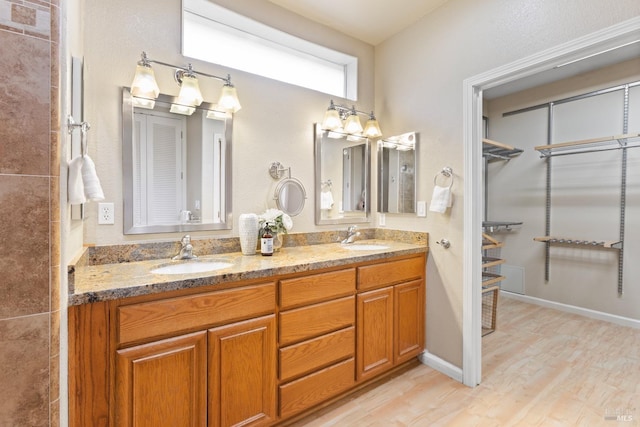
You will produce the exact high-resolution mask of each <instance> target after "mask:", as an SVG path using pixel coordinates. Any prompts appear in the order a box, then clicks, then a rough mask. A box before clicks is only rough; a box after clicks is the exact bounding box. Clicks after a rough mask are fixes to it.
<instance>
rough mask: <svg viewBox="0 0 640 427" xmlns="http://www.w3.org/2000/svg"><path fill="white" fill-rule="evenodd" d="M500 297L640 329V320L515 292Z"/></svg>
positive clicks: (504, 293) (503, 293)
mask: <svg viewBox="0 0 640 427" xmlns="http://www.w3.org/2000/svg"><path fill="white" fill-rule="evenodd" d="M500 295H501V296H503V297H505V298H511V299H514V300H517V301H522V302H527V303H530V304H536V305H539V306H542V307H547V308H553V309H556V310H560V311H564V312H567V313H573V314H579V315H581V316H585V317H590V318H592V319H598V320H604V321H605V322H610V323H615V324H616V325H620V326H628V327H630V328H635V329H640V320H636V319H631V318H629V317H623V316H618V315H615V314H609V313H604V312H602V311H596V310H591V309H588V308H582V307H576V306H575V305H569V304H563V303H560V302H555V301H549V300H545V299H542V298H536V297H531V296H527V295H521V294H514V293H513V292H507V291H500Z"/></svg>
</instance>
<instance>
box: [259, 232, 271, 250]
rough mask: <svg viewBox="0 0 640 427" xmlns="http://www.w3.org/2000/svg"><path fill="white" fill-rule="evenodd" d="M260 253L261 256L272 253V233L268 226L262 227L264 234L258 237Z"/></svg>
mask: <svg viewBox="0 0 640 427" xmlns="http://www.w3.org/2000/svg"><path fill="white" fill-rule="evenodd" d="M260 253H261V254H262V256H271V255H273V234H271V230H270V229H269V227H265V228H264V234H263V235H262V238H261V239H260Z"/></svg>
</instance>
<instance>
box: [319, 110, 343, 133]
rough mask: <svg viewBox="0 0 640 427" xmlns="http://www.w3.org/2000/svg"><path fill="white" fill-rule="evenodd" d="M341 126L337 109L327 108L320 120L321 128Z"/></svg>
mask: <svg viewBox="0 0 640 427" xmlns="http://www.w3.org/2000/svg"><path fill="white" fill-rule="evenodd" d="M340 128H342V120H341V119H340V115H339V114H338V110H336V109H335V108H329V109H328V110H327V112H326V113H324V119H323V120H322V129H327V130H336V129H340Z"/></svg>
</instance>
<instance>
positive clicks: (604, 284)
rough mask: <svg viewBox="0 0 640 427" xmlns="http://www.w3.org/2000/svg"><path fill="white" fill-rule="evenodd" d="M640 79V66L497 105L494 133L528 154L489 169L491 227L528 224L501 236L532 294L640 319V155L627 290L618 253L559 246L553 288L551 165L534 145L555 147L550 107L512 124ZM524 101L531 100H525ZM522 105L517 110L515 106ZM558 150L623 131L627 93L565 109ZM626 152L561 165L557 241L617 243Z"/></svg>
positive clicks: (629, 219) (638, 93)
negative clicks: (620, 281) (620, 284)
mask: <svg viewBox="0 0 640 427" xmlns="http://www.w3.org/2000/svg"><path fill="white" fill-rule="evenodd" d="M638 80H640V59H637V60H632V61H628V62H625V63H623V64H620V65H618V66H614V67H607V68H606V69H602V70H598V71H596V72H591V73H587V74H584V75H581V76H578V77H575V78H572V79H566V80H564V81H561V82H556V83H554V84H550V85H545V86H541V87H538V88H534V89H531V90H528V91H524V92H522V93H520V94H513V95H510V96H507V97H504V98H501V99H495V100H492V101H491V102H489V103H488V108H487V112H488V116H489V135H490V138H491V139H495V140H498V141H501V142H505V143H507V144H511V145H514V146H517V147H518V148H522V149H524V150H525V151H524V153H523V154H522V155H521V156H520V157H518V158H515V159H513V160H511V161H509V162H508V163H504V162H495V163H492V164H490V167H489V179H488V180H489V203H488V210H489V216H488V218H489V219H492V220H495V219H497V220H514V221H523V222H524V224H523V226H522V227H520V228H519V229H518V230H517V231H514V232H510V233H501V234H499V235H497V237H498V239H500V240H503V241H504V242H505V247H504V248H503V249H502V257H503V258H505V259H506V260H507V264H509V265H515V266H519V267H523V268H524V273H525V274H524V280H525V289H524V293H525V295H529V296H533V297H537V298H542V299H546V300H550V301H555V302H560V303H564V304H570V305H575V306H578V307H583V308H587V309H591V310H597V311H602V312H605V313H610V314H614V315H618V316H624V317H629V318H633V319H640V288H638V287H637V286H635V282H636V278H637V277H639V276H640V265H638V264H637V263H635V262H634V260H635V259H637V258H638V256H639V255H640V203H639V202H640V199H639V196H640V174H639V173H638V172H639V169H638V168H639V167H640V152H638V150H635V149H629V150H628V165H627V174H628V179H627V203H626V205H627V207H626V233H625V265H624V289H625V292H624V294H623V296H622V297H619V296H618V293H617V278H618V255H617V252H616V251H607V250H594V249H582V248H576V247H571V248H568V247H552V249H551V252H550V254H551V257H550V259H551V261H550V280H549V281H548V282H545V280H544V244H542V243H537V242H534V241H533V237H535V236H543V235H544V234H545V233H544V231H545V186H546V179H545V176H546V165H545V161H544V160H542V159H540V157H539V155H538V153H537V152H536V151H535V150H534V148H533V147H535V146H537V145H545V144H546V140H547V136H546V135H547V127H548V126H547V109H542V110H536V111H531V112H526V113H522V114H518V115H513V116H507V117H502V113H504V112H507V111H511V110H514V109H518V108H521V107H522V106H524V103H527V102H531V101H533V100H532V99H531V96H532V95H533V94H535V97H536V100H535V101H534V103H533V104H528V105H537V104H540V103H544V102H549V101H552V100H559V99H563V98H565V97H568V96H572V95H575V94H577V93H586V92H591V91H594V90H598V89H604V88H608V87H612V86H615V85H617V84H619V83H626V82H633V81H638ZM523 99H524V100H525V101H524V102H523ZM630 103H631V106H630V111H629V118H630V120H629V132H636V133H638V132H640V87H636V88H633V89H631V93H630ZM514 106H516V107H515V108H513V107H514ZM554 112H555V114H554V123H553V126H552V130H553V138H554V139H553V142H554V143H558V142H565V141H575V140H579V139H588V138H596V137H602V136H607V135H617V134H621V133H622V131H623V130H622V116H623V93H622V91H616V92H613V93H610V94H604V95H598V96H596V97H591V98H587V99H583V100H579V101H574V102H569V103H565V104H560V105H557V106H556V107H555V109H554ZM621 155H622V152H621V151H608V152H600V153H588V154H580V155H573V156H562V157H554V158H552V161H551V162H552V168H551V176H552V186H551V196H552V198H551V235H553V236H558V237H564V238H572V239H580V240H598V241H602V240H617V239H618V235H619V217H620V185H621Z"/></svg>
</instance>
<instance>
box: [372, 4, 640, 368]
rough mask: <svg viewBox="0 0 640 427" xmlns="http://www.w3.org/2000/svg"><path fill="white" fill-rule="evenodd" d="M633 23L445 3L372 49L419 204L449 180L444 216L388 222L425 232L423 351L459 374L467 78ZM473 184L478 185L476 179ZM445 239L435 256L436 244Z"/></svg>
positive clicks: (594, 15)
mask: <svg viewBox="0 0 640 427" xmlns="http://www.w3.org/2000/svg"><path fill="white" fill-rule="evenodd" d="M638 14H640V3H638V2H637V1H636V0H621V1H616V2H602V1H600V0H568V1H562V2H558V1H556V0H539V1H526V0H485V1H482V2H479V1H474V0H450V1H449V2H447V3H445V4H444V5H443V6H442V7H440V8H439V9H437V10H436V11H434V12H433V13H431V14H429V15H427V16H426V17H424V18H423V19H422V20H420V21H419V22H418V23H416V24H415V25H413V26H411V27H410V28H408V29H406V30H405V31H403V32H402V33H400V34H398V35H396V36H395V37H393V38H391V39H389V40H387V41H386V42H384V43H382V44H381V45H379V46H377V47H376V87H375V89H376V113H377V115H378V119H379V120H380V123H381V125H383V126H384V132H385V133H386V134H391V135H392V134H400V133H404V132H408V131H416V132H419V133H420V144H421V147H420V155H419V157H420V158H419V162H418V164H419V173H418V200H429V198H430V195H431V191H432V189H433V177H434V175H435V174H436V173H437V172H438V171H440V170H441V169H442V167H444V166H451V167H452V168H453V171H454V174H455V183H454V187H453V192H454V196H455V199H454V206H453V208H452V210H451V213H450V214H447V215H440V214H434V213H429V214H428V217H427V219H426V220H421V219H415V218H414V217H409V216H392V215H387V226H389V227H397V228H407V229H416V230H422V231H429V234H430V237H431V245H430V256H429V260H428V264H427V349H428V350H429V351H430V352H431V353H433V354H435V355H436V356H439V357H441V358H442V359H444V360H446V361H448V362H450V363H452V364H454V365H457V366H461V365H462V265H463V261H464V260H463V248H462V241H463V238H462V236H463V218H462V216H463V203H464V202H465V197H464V195H463V194H462V189H463V185H464V179H467V177H464V176H463V173H462V168H463V146H462V141H463V134H462V128H463V123H462V120H463V111H462V99H463V96H462V83H463V80H464V79H465V78H469V77H472V76H475V75H477V74H480V73H481V72H485V71H488V70H491V69H494V68H496V67H499V66H501V65H504V64H507V63H510V62H512V61H515V60H517V59H521V58H524V57H527V56H530V55H532V54H534V53H536V52H539V51H542V50H544V49H547V48H550V47H553V46H556V45H558V44H561V43H563V42H567V41H569V40H572V39H575V38H577V37H580V36H583V35H585V34H588V33H591V32H594V31H596V30H599V29H602V28H604V27H607V26H610V25H613V24H615V23H618V22H622V21H624V20H626V19H629V18H631V17H634V16H637V15H638ZM476 178H477V179H480V177H476ZM441 238H448V239H449V240H450V241H451V248H450V249H448V250H444V249H443V248H442V247H440V246H438V245H435V244H434V242H435V241H436V240H440V239H441Z"/></svg>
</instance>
